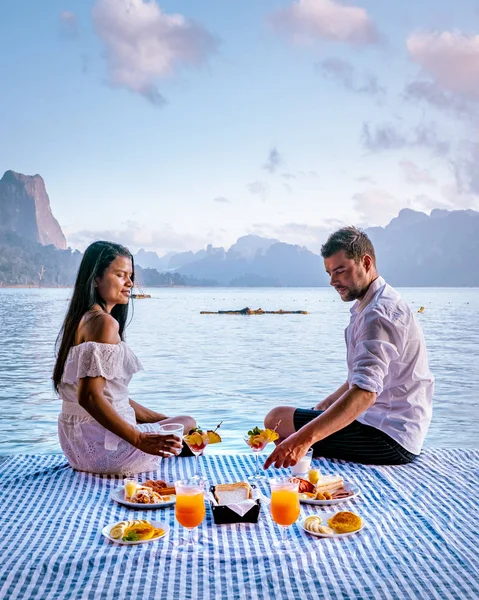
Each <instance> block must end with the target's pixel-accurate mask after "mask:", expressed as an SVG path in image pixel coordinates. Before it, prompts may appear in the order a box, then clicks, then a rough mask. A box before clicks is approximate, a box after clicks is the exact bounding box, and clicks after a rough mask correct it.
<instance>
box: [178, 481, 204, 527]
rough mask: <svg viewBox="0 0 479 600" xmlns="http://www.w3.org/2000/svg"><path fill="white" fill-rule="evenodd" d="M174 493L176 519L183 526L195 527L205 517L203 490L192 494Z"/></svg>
mask: <svg viewBox="0 0 479 600" xmlns="http://www.w3.org/2000/svg"><path fill="white" fill-rule="evenodd" d="M176 491H177V494H176V519H177V521H178V523H180V525H183V527H189V528H191V527H197V526H198V525H199V524H200V523H201V522H202V521H203V519H204V518H205V513H206V510H205V499H204V494H203V491H201V492H196V491H195V492H194V493H192V494H178V488H177V490H176Z"/></svg>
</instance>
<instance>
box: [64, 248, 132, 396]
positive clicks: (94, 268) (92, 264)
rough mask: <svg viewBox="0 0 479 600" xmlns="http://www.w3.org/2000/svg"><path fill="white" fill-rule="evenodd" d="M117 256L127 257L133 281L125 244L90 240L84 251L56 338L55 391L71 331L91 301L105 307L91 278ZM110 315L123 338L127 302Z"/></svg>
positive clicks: (72, 335)
mask: <svg viewBox="0 0 479 600" xmlns="http://www.w3.org/2000/svg"><path fill="white" fill-rule="evenodd" d="M118 256H125V257H126V258H129V259H130V260H131V265H132V275H131V280H132V281H133V282H134V280H135V267H134V264H133V256H132V254H131V252H130V251H129V250H128V248H125V246H121V245H120V244H115V243H114V242H102V241H99V242H93V244H90V245H89V246H88V248H87V249H86V250H85V254H84V255H83V258H82V261H81V263H80V267H79V269H78V274H77V278H76V281H75V287H74V289H73V296H72V299H71V301H70V306H69V308H68V312H67V315H66V317H65V320H64V321H63V325H62V328H61V329H60V333H59V334H58V337H57V341H56V348H57V349H58V352H57V361H56V363H55V368H54V369H53V385H54V386H55V389H56V391H57V392H58V386H59V384H60V381H61V378H62V375H63V369H64V367H65V361H66V359H67V356H68V352H69V351H70V348H71V347H72V346H74V345H75V334H76V331H77V328H78V325H79V324H80V321H81V319H82V317H83V315H84V314H85V313H86V312H87V311H89V310H90V309H91V308H92V306H93V305H94V304H99V305H100V306H101V307H102V308H103V309H106V307H105V302H104V300H103V298H102V297H101V296H100V294H99V293H98V291H97V288H96V287H95V278H96V277H102V276H103V273H104V272H105V270H106V269H107V268H108V267H109V266H110V265H111V263H112V262H113V261H114V260H115V258H117V257H118ZM110 314H111V316H112V317H114V318H115V319H116V320H117V321H118V323H119V325H120V330H119V333H120V338H121V339H122V340H123V332H124V330H125V327H126V320H127V318H128V304H116V305H115V306H114V307H113V309H112V311H111V313H110Z"/></svg>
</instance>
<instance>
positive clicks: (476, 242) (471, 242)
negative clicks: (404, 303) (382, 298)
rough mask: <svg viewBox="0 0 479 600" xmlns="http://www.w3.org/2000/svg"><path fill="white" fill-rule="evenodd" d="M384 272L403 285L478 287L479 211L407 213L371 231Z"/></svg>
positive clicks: (369, 233) (386, 276) (408, 211)
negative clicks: (428, 213) (429, 213)
mask: <svg viewBox="0 0 479 600" xmlns="http://www.w3.org/2000/svg"><path fill="white" fill-rule="evenodd" d="M366 232H367V234H368V235H369V236H370V238H371V241H372V242H373V244H374V247H375V250H376V256H377V262H378V268H379V271H380V273H381V274H382V275H383V276H384V277H385V279H386V280H387V281H388V282H389V283H391V285H395V286H399V287H422V286H426V287H427V286H432V287H441V286H444V287H463V286H469V287H477V286H479V266H478V262H477V256H478V255H479V212H476V211H473V210H454V211H447V210H439V209H435V210H433V211H432V212H431V215H430V216H428V215H426V214H424V213H421V212H416V211H413V210H410V209H404V210H402V211H401V212H400V213H399V216H398V217H396V218H395V219H393V220H392V221H391V222H390V223H389V225H387V226H386V227H384V228H382V227H373V228H370V229H366Z"/></svg>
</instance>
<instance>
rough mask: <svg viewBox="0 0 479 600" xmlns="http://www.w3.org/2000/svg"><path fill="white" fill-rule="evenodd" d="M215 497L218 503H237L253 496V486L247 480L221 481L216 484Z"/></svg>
mask: <svg viewBox="0 0 479 600" xmlns="http://www.w3.org/2000/svg"><path fill="white" fill-rule="evenodd" d="M215 498H216V500H217V501H218V504H223V505H224V504H236V503H237V502H243V501H244V500H248V499H249V498H251V486H250V484H249V483H246V482H245V481H238V483H220V484H218V485H217V486H215Z"/></svg>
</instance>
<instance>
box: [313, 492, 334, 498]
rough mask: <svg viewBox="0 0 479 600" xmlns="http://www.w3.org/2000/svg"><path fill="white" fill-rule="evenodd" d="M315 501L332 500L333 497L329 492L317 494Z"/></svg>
mask: <svg viewBox="0 0 479 600" xmlns="http://www.w3.org/2000/svg"><path fill="white" fill-rule="evenodd" d="M314 499H315V500H332V499H333V496H332V495H331V494H330V493H329V492H317V493H316V494H315V495H314Z"/></svg>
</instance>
